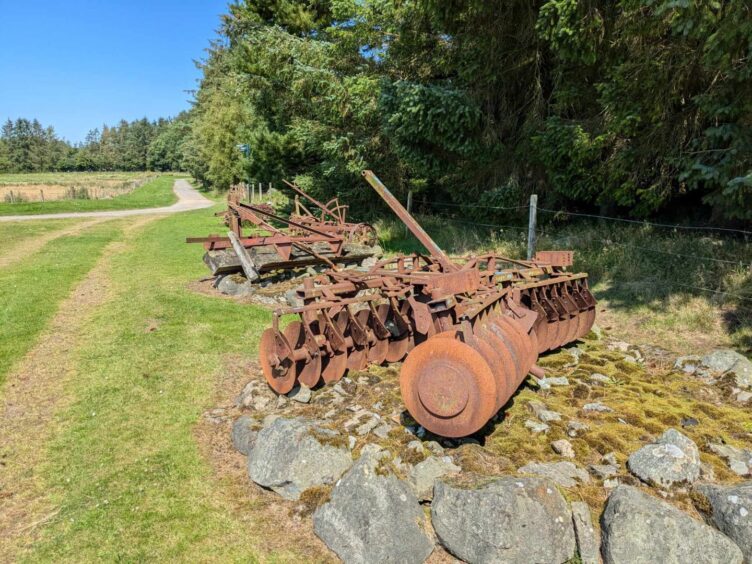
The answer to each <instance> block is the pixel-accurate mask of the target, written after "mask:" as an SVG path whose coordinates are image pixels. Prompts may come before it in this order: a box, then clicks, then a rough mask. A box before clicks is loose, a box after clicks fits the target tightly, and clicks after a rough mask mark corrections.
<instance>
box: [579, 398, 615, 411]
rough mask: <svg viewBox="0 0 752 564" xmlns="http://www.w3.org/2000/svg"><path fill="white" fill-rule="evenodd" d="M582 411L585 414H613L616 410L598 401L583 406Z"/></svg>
mask: <svg viewBox="0 0 752 564" xmlns="http://www.w3.org/2000/svg"><path fill="white" fill-rule="evenodd" d="M582 410H583V411H585V412H598V413H612V412H613V411H614V410H613V409H611V408H610V407H608V406H607V405H603V404H602V403H601V402H599V401H596V402H593V403H586V404H585V405H583V406H582Z"/></svg>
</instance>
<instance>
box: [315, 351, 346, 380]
mask: <svg viewBox="0 0 752 564" xmlns="http://www.w3.org/2000/svg"><path fill="white" fill-rule="evenodd" d="M345 372H347V353H343V352H341V353H336V354H333V355H332V356H328V357H326V359H325V360H324V368H323V369H322V370H321V377H322V378H323V379H324V382H326V383H327V384H331V383H332V382H338V381H339V380H341V379H342V376H344V375H345Z"/></svg>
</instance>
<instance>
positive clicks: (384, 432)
mask: <svg viewBox="0 0 752 564" xmlns="http://www.w3.org/2000/svg"><path fill="white" fill-rule="evenodd" d="M391 430H392V426H391V425H389V423H387V422H384V423H382V424H381V425H379V426H378V427H376V428H375V429H374V430H373V434H374V435H376V436H377V437H378V438H380V439H388V438H389V431H391Z"/></svg>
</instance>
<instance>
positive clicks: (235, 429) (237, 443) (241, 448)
mask: <svg viewBox="0 0 752 564" xmlns="http://www.w3.org/2000/svg"><path fill="white" fill-rule="evenodd" d="M231 437H232V446H234V447H235V449H236V450H237V451H238V452H240V453H241V454H244V455H246V456H248V453H250V452H251V449H253V445H254V444H255V443H256V437H258V431H257V430H256V421H255V420H253V419H251V418H250V417H248V416H247V415H241V416H240V417H238V418H237V419H236V420H235V422H234V423H233V425H232V434H231Z"/></svg>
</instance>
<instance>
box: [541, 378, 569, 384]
mask: <svg viewBox="0 0 752 564" xmlns="http://www.w3.org/2000/svg"><path fill="white" fill-rule="evenodd" d="M546 382H548V383H549V384H551V385H552V386H569V380H567V377H566V376H557V377H553V378H546Z"/></svg>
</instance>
